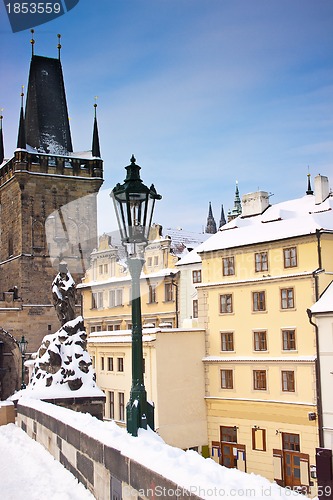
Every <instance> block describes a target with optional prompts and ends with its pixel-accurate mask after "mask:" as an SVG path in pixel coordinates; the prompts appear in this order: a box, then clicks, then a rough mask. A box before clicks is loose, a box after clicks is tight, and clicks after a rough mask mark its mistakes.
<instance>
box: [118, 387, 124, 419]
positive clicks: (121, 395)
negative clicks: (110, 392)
mask: <svg viewBox="0 0 333 500" xmlns="http://www.w3.org/2000/svg"><path fill="white" fill-rule="evenodd" d="M118 398H119V420H120V421H122V422H124V420H125V394H124V393H123V392H119V393H118Z"/></svg>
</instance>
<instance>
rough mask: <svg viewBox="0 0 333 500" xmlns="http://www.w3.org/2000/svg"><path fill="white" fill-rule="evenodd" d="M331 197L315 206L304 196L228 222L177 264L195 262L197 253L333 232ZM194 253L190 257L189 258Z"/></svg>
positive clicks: (311, 199) (309, 198)
mask: <svg viewBox="0 0 333 500" xmlns="http://www.w3.org/2000/svg"><path fill="white" fill-rule="evenodd" d="M332 209H333V197H332V196H329V197H328V198H327V199H326V200H325V201H324V202H322V203H319V204H316V203H315V196H314V195H306V196H303V197H301V198H297V199H295V200H288V201H284V202H281V203H277V204H276V205H272V206H270V207H268V208H267V210H265V211H264V212H263V213H262V214H259V215H254V216H252V217H242V216H241V215H240V216H238V217H236V219H234V220H232V221H230V222H228V223H227V224H225V225H224V226H222V228H221V229H220V230H219V231H218V232H217V233H215V234H213V235H212V236H211V237H210V238H209V239H208V240H207V241H205V242H204V243H202V244H201V245H199V246H198V247H197V248H196V249H195V253H194V252H191V253H190V254H189V255H187V256H185V257H184V258H183V259H181V261H180V262H179V264H190V263H193V262H196V261H197V254H199V255H200V253H201V252H211V251H215V250H223V249H228V248H235V247H241V246H246V245H253V244H255V243H266V242H270V241H276V240H282V239H287V238H293V237H297V236H304V235H307V234H315V233H316V231H317V230H327V231H333V210H332ZM192 254H193V255H192Z"/></svg>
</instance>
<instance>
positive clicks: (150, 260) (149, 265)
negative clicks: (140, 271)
mask: <svg viewBox="0 0 333 500" xmlns="http://www.w3.org/2000/svg"><path fill="white" fill-rule="evenodd" d="M152 260H153V259H152V257H148V259H147V266H148V267H151V264H152Z"/></svg>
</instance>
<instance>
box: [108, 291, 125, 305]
mask: <svg viewBox="0 0 333 500" xmlns="http://www.w3.org/2000/svg"><path fill="white" fill-rule="evenodd" d="M122 305H123V289H122V288H117V289H114V290H110V291H109V307H117V306H122Z"/></svg>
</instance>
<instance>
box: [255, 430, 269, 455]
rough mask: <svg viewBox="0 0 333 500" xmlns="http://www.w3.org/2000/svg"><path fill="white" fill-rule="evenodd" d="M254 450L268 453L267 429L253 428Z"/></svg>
mask: <svg viewBox="0 0 333 500" xmlns="http://www.w3.org/2000/svg"><path fill="white" fill-rule="evenodd" d="M252 450H257V451H266V429H260V428H259V427H252Z"/></svg>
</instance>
